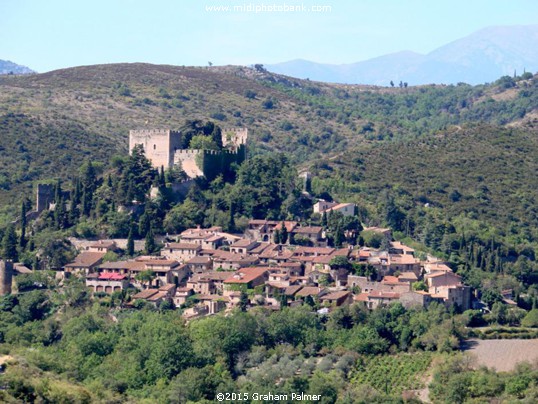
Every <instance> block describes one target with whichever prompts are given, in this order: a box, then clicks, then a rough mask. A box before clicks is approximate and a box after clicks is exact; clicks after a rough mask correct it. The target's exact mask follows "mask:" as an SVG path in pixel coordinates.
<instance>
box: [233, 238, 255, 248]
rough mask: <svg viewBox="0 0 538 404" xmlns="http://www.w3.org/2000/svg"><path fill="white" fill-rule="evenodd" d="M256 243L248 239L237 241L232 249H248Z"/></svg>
mask: <svg viewBox="0 0 538 404" xmlns="http://www.w3.org/2000/svg"><path fill="white" fill-rule="evenodd" d="M254 243H256V241H253V240H249V239H248V238H242V239H239V240H237V241H236V242H235V243H233V244H232V245H231V246H230V247H248V246H250V245H252V244H254Z"/></svg>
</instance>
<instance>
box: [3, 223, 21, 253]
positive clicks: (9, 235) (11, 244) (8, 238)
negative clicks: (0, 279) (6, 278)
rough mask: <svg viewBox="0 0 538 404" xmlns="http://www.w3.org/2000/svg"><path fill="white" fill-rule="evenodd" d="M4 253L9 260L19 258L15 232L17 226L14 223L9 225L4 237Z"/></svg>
mask: <svg viewBox="0 0 538 404" xmlns="http://www.w3.org/2000/svg"><path fill="white" fill-rule="evenodd" d="M2 255H3V258H4V259H7V260H12V261H17V260H18V259H19V253H18V251H17V235H16V234H15V227H14V226H13V225H9V226H8V228H7V230H6V232H5V234H4V238H3V239H2Z"/></svg>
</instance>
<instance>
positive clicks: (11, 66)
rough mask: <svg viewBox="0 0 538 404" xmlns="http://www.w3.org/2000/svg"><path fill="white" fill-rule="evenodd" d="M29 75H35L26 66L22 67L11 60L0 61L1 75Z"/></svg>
mask: <svg viewBox="0 0 538 404" xmlns="http://www.w3.org/2000/svg"><path fill="white" fill-rule="evenodd" d="M10 73H13V74H28V73H35V72H34V71H33V70H32V69H29V68H28V67H26V66H21V65H18V64H16V63H13V62H10V61H9V60H0V74H10Z"/></svg>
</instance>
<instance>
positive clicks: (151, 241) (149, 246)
mask: <svg viewBox="0 0 538 404" xmlns="http://www.w3.org/2000/svg"><path fill="white" fill-rule="evenodd" d="M156 248H157V245H156V244H155V234H153V229H152V228H151V226H150V228H149V231H148V232H147V233H146V242H145V245H144V249H145V250H146V254H152V253H153V252H155V250H156Z"/></svg>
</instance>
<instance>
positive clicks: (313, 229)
mask: <svg viewBox="0 0 538 404" xmlns="http://www.w3.org/2000/svg"><path fill="white" fill-rule="evenodd" d="M321 231H323V227H321V226H304V227H296V228H295V229H294V230H293V232H294V233H296V234H318V233H320V232H321Z"/></svg>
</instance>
